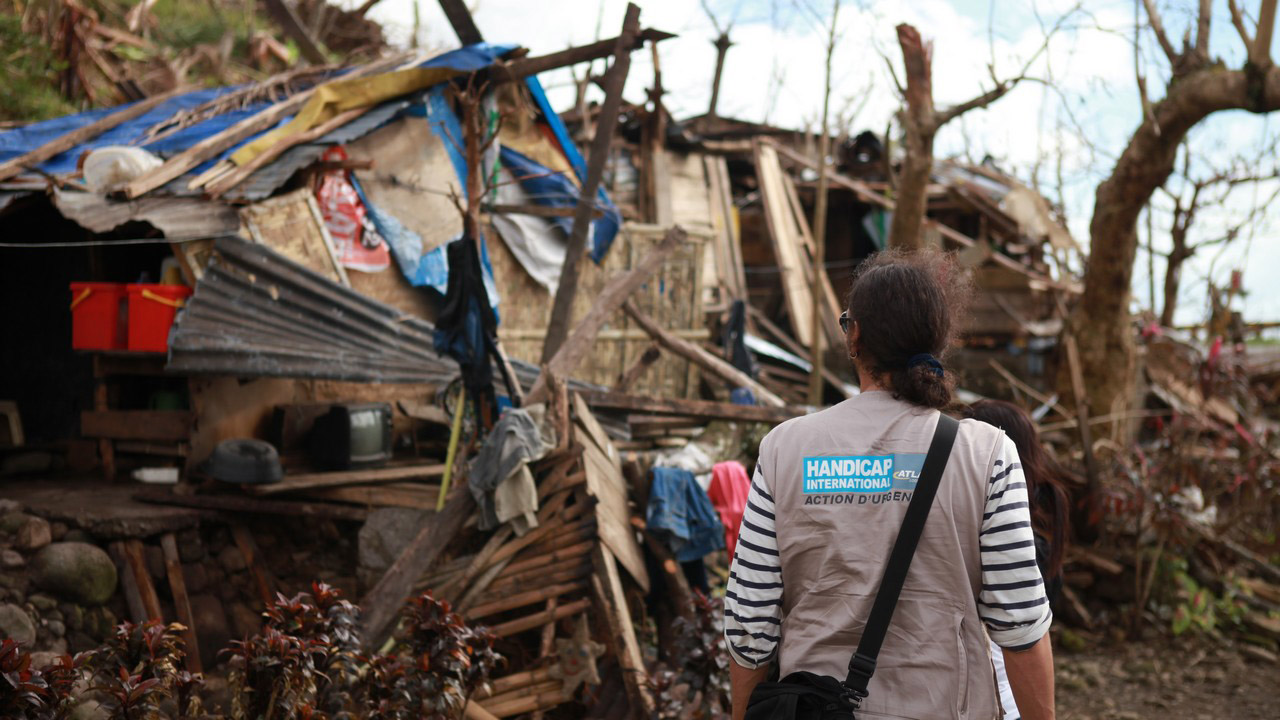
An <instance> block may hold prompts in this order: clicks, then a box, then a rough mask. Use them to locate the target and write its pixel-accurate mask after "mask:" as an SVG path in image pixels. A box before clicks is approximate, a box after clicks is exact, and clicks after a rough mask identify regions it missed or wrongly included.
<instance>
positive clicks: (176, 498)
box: [133, 489, 369, 522]
mask: <svg viewBox="0 0 1280 720" xmlns="http://www.w3.org/2000/svg"><path fill="white" fill-rule="evenodd" d="M133 499H134V500H137V501H139V502H145V503H153V504H156V505H174V506H178V507H190V508H199V509H202V510H218V511H222V512H229V513H237V514H239V513H251V514H255V515H289V516H300V517H310V518H324V519H329V520H344V521H350V522H364V520H365V518H366V517H368V515H369V513H368V511H367V510H364V509H361V508H353V507H345V506H342V505H329V504H326V503H309V502H299V501H296V500H259V499H257V498H251V497H245V496H243V495H175V494H174V493H173V492H171V491H169V490H159V489H155V490H142V491H139V492H136V493H134V494H133Z"/></svg>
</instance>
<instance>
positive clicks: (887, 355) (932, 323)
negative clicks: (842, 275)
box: [847, 250, 971, 408]
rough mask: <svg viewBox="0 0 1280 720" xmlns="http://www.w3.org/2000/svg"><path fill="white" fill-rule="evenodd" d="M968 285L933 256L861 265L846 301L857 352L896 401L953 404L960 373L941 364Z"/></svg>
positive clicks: (876, 258)
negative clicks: (882, 378) (853, 324)
mask: <svg viewBox="0 0 1280 720" xmlns="http://www.w3.org/2000/svg"><path fill="white" fill-rule="evenodd" d="M970 287H971V283H970V279H969V275H968V273H967V272H966V271H965V270H963V269H962V268H961V267H960V266H959V265H957V264H956V262H955V261H954V259H952V257H951V256H950V255H947V254H945V253H942V252H938V251H933V250H917V251H915V252H910V253H907V252H903V251H898V250H890V251H886V252H882V253H878V254H876V255H873V256H872V257H870V258H868V259H867V260H865V261H864V262H863V263H862V265H861V266H859V267H858V270H857V272H856V273H854V278H853V284H852V286H851V287H850V289H849V302H848V303H847V307H848V311H849V318H850V320H852V321H854V322H857V323H858V328H859V333H860V334H859V342H858V352H859V354H860V356H862V357H864V358H865V359H866V360H865V362H866V364H867V365H868V367H869V368H870V369H871V371H872V372H875V373H877V374H882V375H887V376H888V378H889V384H890V385H891V386H892V388H893V392H894V395H895V396H896V397H899V398H901V399H903V400H906V401H907V402H910V403H913V404H915V405H921V406H923V407H929V408H942V407H946V406H947V405H950V404H951V395H952V393H953V392H954V391H955V386H956V380H955V374H954V373H953V372H948V371H947V370H946V369H945V367H944V366H943V365H942V362H943V359H944V358H945V356H946V354H947V351H948V350H949V349H950V346H951V343H952V341H953V340H954V339H955V336H956V334H957V333H958V332H959V329H960V320H961V318H962V317H963V314H964V308H965V307H966V306H967V304H968V298H969V294H970Z"/></svg>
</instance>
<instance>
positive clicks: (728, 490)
mask: <svg viewBox="0 0 1280 720" xmlns="http://www.w3.org/2000/svg"><path fill="white" fill-rule="evenodd" d="M750 491H751V478H749V477H747V471H746V468H744V467H742V463H740V462H737V461H736V460H729V461H728V462H722V463H717V464H716V466H715V467H713V468H711V487H710V488H709V489H708V490H707V496H708V497H709V498H711V506H712V507H714V508H715V509H716V512H717V513H718V514H719V515H720V524H721V525H723V526H724V546H725V549H727V550H728V551H729V557H731V558H732V557H733V549H734V548H735V547H737V545H738V528H739V527H741V526H742V513H743V512H744V511H745V510H746V509H747V494H748V493H749V492H750Z"/></svg>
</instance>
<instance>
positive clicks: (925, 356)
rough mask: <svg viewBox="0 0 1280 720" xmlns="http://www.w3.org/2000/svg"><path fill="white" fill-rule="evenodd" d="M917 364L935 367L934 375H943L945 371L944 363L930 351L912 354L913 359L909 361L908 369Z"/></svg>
mask: <svg viewBox="0 0 1280 720" xmlns="http://www.w3.org/2000/svg"><path fill="white" fill-rule="evenodd" d="M917 365H928V366H929V367H931V368H933V374H934V375H937V376H938V377H942V373H943V371H942V363H940V362H938V358H936V357H934V356H932V355H930V354H929V353H920V354H918V355H912V356H911V359H910V360H908V361H907V369H908V370H910V369H912V368H914V367H916V366H917Z"/></svg>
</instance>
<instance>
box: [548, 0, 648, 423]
mask: <svg viewBox="0 0 1280 720" xmlns="http://www.w3.org/2000/svg"><path fill="white" fill-rule="evenodd" d="M639 31H640V8H639V7H638V6H637V5H636V4H635V3H627V13H626V17H625V18H624V19H623V21H622V34H621V35H619V36H618V39H617V43H616V44H615V45H614V53H613V57H614V60H613V65H612V67H610V68H609V71H608V74H607V76H606V79H605V85H604V90H605V97H604V104H602V105H601V106H600V114H599V115H598V116H597V120H596V136H595V138H594V140H593V141H592V144H591V153H590V155H589V157H588V159H587V176H586V177H585V178H583V180H582V187H581V188H580V190H579V196H578V206H577V211H576V212H575V213H574V216H573V229H572V230H571V231H570V233H569V238H568V240H567V241H566V244H565V256H564V267H563V268H562V269H561V271H560V282H559V285H558V286H557V287H556V294H555V300H554V302H553V304H552V308H551V321H550V323H549V324H548V325H547V339H546V341H545V342H544V343H543V346H542V363H543V364H546V365H547V366H549V367H550V368H551V369H552V370H554V371H555V372H556V373H557V374H558V375H561V376H564V377H568V376H569V375H570V372H571V371H572V370H573V368H572V367H569V368H563V367H559V366H557V365H556V363H555V359H556V357H557V356H558V355H559V354H560V350H561V349H562V348H561V346H562V345H565V342H566V340H567V339H568V338H569V326H570V324H571V323H572V321H573V318H572V315H573V298H574V295H575V294H576V293H577V292H578V274H579V272H580V270H579V268H580V267H581V265H582V259H583V257H584V256H585V255H586V248H587V234H588V233H589V232H590V229H591V211H592V209H593V208H594V206H595V203H596V195H597V190H598V188H599V187H600V182H601V180H603V179H604V170H605V163H606V162H607V161H608V158H609V150H610V146H611V145H612V143H613V133H614V129H615V128H616V127H617V125H618V112H619V111H620V110H621V108H622V87H623V85H624V84H625V83H626V80H627V71H628V70H629V69H630V68H631V43H632V42H633V39H634V38H635V36H636V33H638V32H639ZM627 294H628V295H630V293H627ZM598 329H599V328H596V330H598ZM594 335H595V332H594V331H592V333H591V338H588V340H590V339H593V338H594ZM574 336H575V337H577V333H575V334H574ZM575 365H576V363H575ZM535 389H536V388H535ZM531 402H538V400H531Z"/></svg>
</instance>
